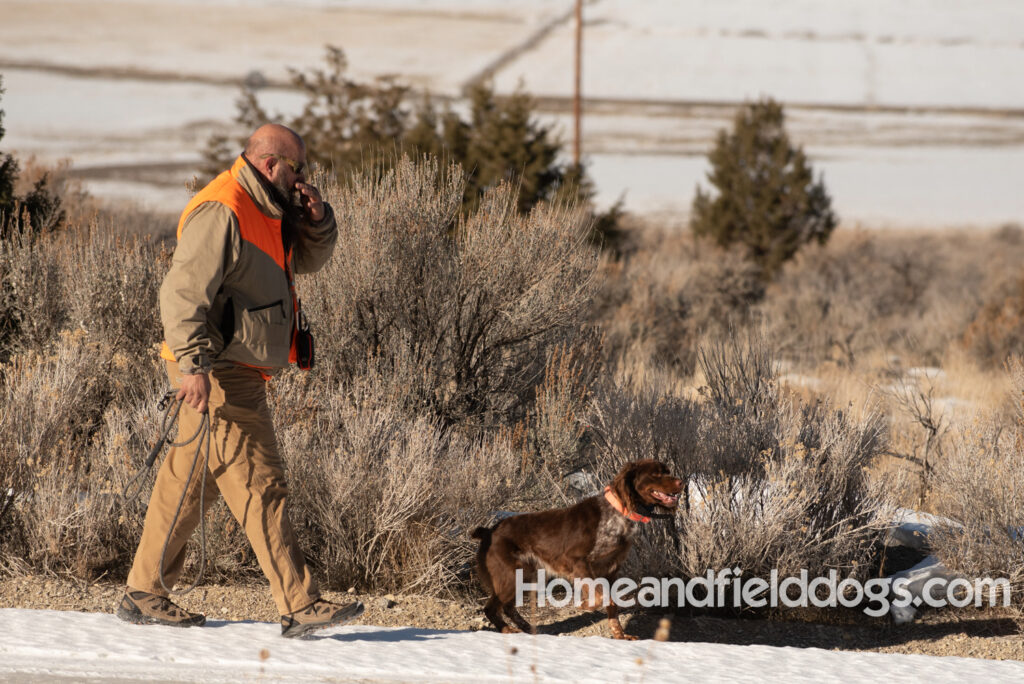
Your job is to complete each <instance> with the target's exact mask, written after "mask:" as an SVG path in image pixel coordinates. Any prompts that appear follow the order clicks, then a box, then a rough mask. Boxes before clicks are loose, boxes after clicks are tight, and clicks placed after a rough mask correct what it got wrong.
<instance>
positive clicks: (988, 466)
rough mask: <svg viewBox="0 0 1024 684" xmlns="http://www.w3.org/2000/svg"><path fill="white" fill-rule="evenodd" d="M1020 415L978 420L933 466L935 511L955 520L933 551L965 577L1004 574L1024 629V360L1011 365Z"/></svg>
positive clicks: (943, 527)
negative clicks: (1010, 420)
mask: <svg viewBox="0 0 1024 684" xmlns="http://www.w3.org/2000/svg"><path fill="white" fill-rule="evenodd" d="M1009 372H1010V374H1011V375H1012V377H1013V380H1014V384H1015V394H1016V399H1017V415H1016V417H1015V420H1014V421H1013V423H1012V424H1010V425H1006V424H1004V423H1003V422H1002V421H1001V420H999V419H998V418H992V417H990V418H989V419H988V420H984V421H979V422H978V423H977V424H976V425H974V426H972V427H971V428H970V429H967V430H965V431H964V432H963V433H961V434H959V435H958V436H957V439H956V441H955V443H954V447H953V448H952V449H951V450H950V453H948V454H947V455H946V457H945V458H944V459H942V460H941V461H939V462H938V463H937V464H936V466H935V475H934V484H933V486H934V490H935V492H934V494H935V496H934V499H935V501H936V502H937V504H936V508H937V512H938V513H940V514H942V515H944V516H947V517H948V518H949V519H950V520H951V521H952V522H951V523H949V524H944V525H941V526H940V528H939V530H938V533H937V534H936V535H935V540H934V542H933V548H934V550H935V553H937V554H938V556H939V557H940V558H941V559H942V561H943V562H944V563H945V564H946V565H947V566H948V567H950V568H951V569H953V570H955V571H957V572H959V573H961V574H963V575H965V576H967V577H988V578H998V577H1002V578H1006V579H1007V580H1009V582H1010V586H1011V588H1012V594H1011V595H1012V597H1013V605H1014V607H1015V608H1016V609H1017V611H1018V616H1019V622H1020V624H1021V625H1022V627H1024V553H1022V549H1024V458H1022V457H1021V454H1022V453H1024V412H1022V411H1024V401H1022V399H1024V362H1022V361H1021V360H1020V359H1019V358H1017V359H1015V360H1014V361H1013V362H1012V363H1011V364H1010V369H1009Z"/></svg>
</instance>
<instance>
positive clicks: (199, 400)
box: [177, 373, 210, 413]
mask: <svg viewBox="0 0 1024 684" xmlns="http://www.w3.org/2000/svg"><path fill="white" fill-rule="evenodd" d="M177 398H178V399H181V400H183V401H184V402H185V403H186V404H188V405H189V406H191V407H192V408H194V409H195V410H196V411H199V413H206V408H207V406H208V405H209V401H210V376H209V375H208V374H207V373H196V374H195V375H183V376H181V389H180V390H179V391H178V397H177Z"/></svg>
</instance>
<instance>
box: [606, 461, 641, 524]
mask: <svg viewBox="0 0 1024 684" xmlns="http://www.w3.org/2000/svg"><path fill="white" fill-rule="evenodd" d="M636 471H637V468H636V463H629V464H627V465H626V466H624V467H623V468H622V470H620V471H619V474H618V475H616V476H615V479H614V480H612V491H613V492H615V496H617V497H619V501H621V502H622V506H623V507H624V508H625V509H626V512H628V513H632V512H633V511H634V510H635V509H636V506H635V505H634V499H635V497H636V494H635V492H636V489H635V488H634V485H635V484H636Z"/></svg>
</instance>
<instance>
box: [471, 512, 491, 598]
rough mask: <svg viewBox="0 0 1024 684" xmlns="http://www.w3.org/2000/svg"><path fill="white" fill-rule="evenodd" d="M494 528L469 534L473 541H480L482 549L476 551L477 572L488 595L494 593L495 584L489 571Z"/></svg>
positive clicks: (480, 529) (476, 530)
mask: <svg viewBox="0 0 1024 684" xmlns="http://www.w3.org/2000/svg"><path fill="white" fill-rule="evenodd" d="M492 532H494V528H493V527H478V528H476V529H475V530H473V531H472V532H470V533H469V536H470V537H472V538H473V539H479V540H480V548H479V549H477V551H476V571H477V575H478V576H479V577H480V584H481V585H483V588H484V590H485V591H486V592H487V593H488V594H493V593H494V582H493V581H492V580H491V573H490V571H489V570H488V569H487V550H488V549H490V548H491V533H492Z"/></svg>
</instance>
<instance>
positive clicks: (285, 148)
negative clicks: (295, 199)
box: [245, 124, 306, 196]
mask: <svg viewBox="0 0 1024 684" xmlns="http://www.w3.org/2000/svg"><path fill="white" fill-rule="evenodd" d="M245 158H246V159H248V160H249V163H250V164H252V165H253V166H254V167H255V168H256V170H257V171H258V172H259V173H260V175H262V176H263V177H264V178H266V179H267V180H268V181H270V183H271V184H273V185H274V186H275V187H276V188H277V189H278V190H280V191H281V192H282V193H284V195H285V196H288V195H289V193H291V192H293V191H294V190H295V189H296V183H301V182H303V181H305V180H306V177H305V176H304V175H303V169H304V168H305V165H306V145H305V143H303V142H302V138H300V137H299V134H298V133H296V132H295V131H293V130H292V129H290V128H287V127H286V126H282V125H280V124H265V125H263V126H260V127H259V128H257V129H256V130H255V132H253V134H252V135H250V136H249V140H248V142H246V144H245Z"/></svg>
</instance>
